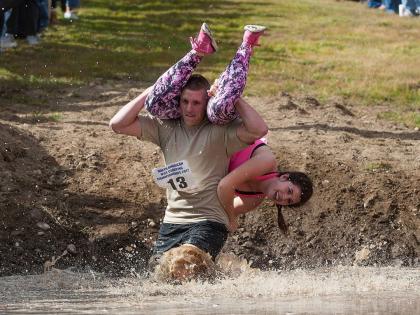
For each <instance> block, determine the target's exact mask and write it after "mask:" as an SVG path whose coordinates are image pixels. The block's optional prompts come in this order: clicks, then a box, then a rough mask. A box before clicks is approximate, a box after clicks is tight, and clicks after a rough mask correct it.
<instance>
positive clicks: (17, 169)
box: [0, 82, 420, 275]
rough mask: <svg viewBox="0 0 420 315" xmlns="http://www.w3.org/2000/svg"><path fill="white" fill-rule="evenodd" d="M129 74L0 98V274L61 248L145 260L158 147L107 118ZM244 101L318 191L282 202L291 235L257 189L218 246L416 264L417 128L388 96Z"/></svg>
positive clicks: (70, 261) (34, 268)
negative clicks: (390, 107) (401, 118)
mask: <svg viewBox="0 0 420 315" xmlns="http://www.w3.org/2000/svg"><path fill="white" fill-rule="evenodd" d="M133 85H134V84H133V83H132V82H131V83H129V82H125V83H104V82H96V83H91V84H90V85H89V86H87V87H83V88H77V89H75V90H62V91H59V93H60V96H57V97H55V96H53V94H51V96H50V98H46V97H45V96H43V95H42V93H40V91H35V90H33V91H20V90H14V91H11V93H14V94H20V95H21V96H22V97H21V98H19V100H25V99H27V98H28V97H30V98H39V99H41V103H43V105H42V106H41V105H39V106H38V107H37V108H35V107H33V106H32V107H30V106H28V105H25V104H24V102H23V101H22V103H20V102H19V100H18V101H13V102H11V101H5V100H4V98H3V100H1V99H0V139H1V142H0V174H1V177H0V257H1V263H0V275H10V274H18V273H26V272H27V273H38V272H42V271H43V268H44V264H45V262H46V261H49V262H50V263H49V265H50V266H51V265H52V264H54V260H53V259H54V258H53V257H55V259H57V258H58V257H59V256H60V255H62V257H61V258H60V259H58V260H57V261H56V262H55V267H57V268H67V267H69V266H73V267H76V268H78V269H82V268H88V267H89V268H93V269H94V270H98V271H104V272H110V273H115V274H121V273H131V272H138V271H141V270H143V269H144V266H145V262H146V261H147V260H148V258H149V256H150V248H151V247H152V245H153V241H154V240H155V238H156V235H157V232H158V228H159V224H160V220H161V218H162V216H163V209H164V206H165V197H164V192H163V191H162V190H161V189H159V188H158V187H157V186H156V185H155V184H154V182H153V181H152V178H151V176H150V170H151V168H152V167H154V166H156V165H158V164H159V163H162V160H161V157H160V154H159V150H158V148H157V147H155V146H153V145H151V144H147V143H142V142H139V141H137V140H136V139H134V138H129V137H125V136H119V135H115V134H113V133H112V132H111V131H110V129H109V128H108V121H109V119H110V118H111V117H112V115H113V114H114V113H115V112H116V111H117V110H118V108H120V107H121V106H122V105H124V104H125V103H126V102H128V101H129V100H130V99H131V98H133V97H134V96H135V95H136V94H137V93H139V92H140V91H141V89H132V88H131V87H132V86H133ZM137 86H138V85H137ZM1 92H2V93H0V94H1V95H6V96H7V91H1ZM9 92H10V91H9ZM54 95H55V94H54ZM9 96H10V95H9ZM16 99H18V98H16ZM249 102H250V103H251V104H252V105H254V106H255V108H257V110H258V111H259V112H260V113H261V114H262V115H263V117H264V118H265V119H266V120H267V122H268V125H269V126H270V130H271V131H270V134H269V143H270V145H271V147H272V148H273V150H274V152H275V153H276V155H277V157H278V159H279V161H280V164H281V166H282V167H283V168H284V169H298V170H303V171H305V172H308V173H309V174H310V176H311V177H312V178H313V180H314V184H315V195H314V196H313V198H312V200H311V201H310V203H309V204H307V205H305V206H304V207H302V208H299V209H285V211H284V214H285V218H286V220H287V221H288V222H289V225H290V234H289V235H288V236H284V235H283V234H281V233H280V232H279V230H278V228H277V227H276V211H275V210H274V207H273V206H272V205H270V204H269V203H268V202H267V203H265V204H264V205H263V206H261V207H260V209H259V210H257V211H255V212H253V213H251V214H248V215H246V216H244V217H242V218H241V219H240V228H239V230H238V231H237V232H235V233H234V234H233V235H230V237H229V239H228V242H227V244H226V246H225V248H224V251H226V252H234V253H236V254H237V255H239V256H241V257H245V258H246V259H248V260H249V261H251V262H252V265H253V266H257V267H260V268H263V269H264V268H273V267H274V268H297V267H316V266H325V265H337V264H345V265H351V264H358V265H408V266H419V265H420V259H419V254H420V193H419V190H420V167H419V166H420V160H419V157H420V145H419V144H420V141H419V140H420V133H419V131H418V130H417V131H416V130H409V129H408V128H406V127H404V126H397V125H395V124H391V123H388V122H385V121H380V120H378V119H376V117H377V114H378V113H379V112H381V111H384V110H386V109H387V107H385V106H381V107H380V106H376V107H371V108H366V107H360V106H353V105H352V104H347V103H346V102H345V101H344V100H340V99H332V100H330V101H328V102H325V103H322V104H320V103H319V102H318V101H317V100H316V99H314V98H311V97H309V96H289V95H287V94H282V95H279V96H278V97H275V98H266V99H263V98H249ZM36 111H43V112H44V114H39V113H38V114H34V112H36ZM51 113H58V115H55V116H51ZM54 117H55V118H54ZM57 118H58V119H57ZM45 223H46V224H47V225H45ZM47 265H48V263H47Z"/></svg>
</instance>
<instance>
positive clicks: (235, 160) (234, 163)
mask: <svg viewBox="0 0 420 315" xmlns="http://www.w3.org/2000/svg"><path fill="white" fill-rule="evenodd" d="M266 144H267V139H266V138H261V139H258V140H256V141H255V142H254V143H253V144H251V145H250V146H247V147H246V148H245V149H243V150H241V151H238V152H236V153H234V154H233V155H232V156H231V158H230V161H229V167H228V171H229V172H231V171H233V170H234V169H236V168H238V167H239V166H241V165H242V164H244V163H245V162H246V161H248V160H249V159H250V158H251V157H252V154H253V153H254V151H255V149H257V148H258V147H260V146H263V145H266ZM275 176H278V173H277V172H273V173H269V174H266V175H262V176H258V177H257V178H256V180H260V181H263V180H265V179H268V178H272V177H275ZM235 195H237V196H241V197H246V198H264V197H265V194H264V193H262V192H254V191H240V190H235Z"/></svg>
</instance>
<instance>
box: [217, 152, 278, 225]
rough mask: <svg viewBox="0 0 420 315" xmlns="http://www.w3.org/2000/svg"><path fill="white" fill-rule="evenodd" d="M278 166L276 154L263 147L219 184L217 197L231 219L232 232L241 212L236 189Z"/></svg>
mask: <svg viewBox="0 0 420 315" xmlns="http://www.w3.org/2000/svg"><path fill="white" fill-rule="evenodd" d="M276 166H277V164H276V160H275V156H274V154H273V153H272V152H271V151H270V149H269V148H268V147H266V146H262V147H260V148H258V149H257V150H256V151H255V152H254V156H253V157H252V158H251V159H249V160H248V161H246V162H245V163H243V164H242V165H241V166H239V167H238V168H236V169H234V170H233V171H232V172H230V173H229V174H227V175H226V176H225V177H224V178H222V180H221V181H220V182H219V185H218V186H217V195H218V197H219V200H220V202H221V204H222V206H223V208H224V209H225V211H226V213H227V215H228V217H229V222H230V224H231V230H234V228H235V227H236V218H237V216H238V211H241V210H240V209H238V210H235V203H234V199H235V189H236V188H237V187H239V186H240V185H241V184H243V183H246V182H248V181H251V180H253V179H254V178H255V177H257V176H260V175H263V174H266V173H268V172H270V171H273V170H275V169H276ZM248 211H250V210H248Z"/></svg>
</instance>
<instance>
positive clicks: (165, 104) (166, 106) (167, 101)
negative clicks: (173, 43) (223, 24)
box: [145, 23, 217, 119]
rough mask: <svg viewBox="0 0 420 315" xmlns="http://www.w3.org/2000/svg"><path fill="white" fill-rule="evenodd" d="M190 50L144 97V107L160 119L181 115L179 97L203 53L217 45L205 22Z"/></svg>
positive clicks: (207, 52)
mask: <svg viewBox="0 0 420 315" xmlns="http://www.w3.org/2000/svg"><path fill="white" fill-rule="evenodd" d="M191 45H192V48H193V49H192V50H191V51H190V52H189V53H188V54H186V55H185V56H184V57H183V58H182V59H181V60H179V61H178V62H177V63H176V64H174V65H173V66H172V67H171V68H169V69H168V70H167V71H166V72H165V73H164V74H163V75H162V76H161V77H160V78H159V79H158V80H157V81H156V83H155V84H154V85H153V88H152V90H151V91H150V93H149V95H148V96H147V98H146V102H145V107H146V109H147V110H148V111H149V112H150V113H151V114H152V115H153V116H156V117H158V118H160V119H176V118H179V117H181V113H180V110H179V97H180V96H181V92H182V89H183V88H184V86H185V84H186V83H187V81H188V79H189V78H190V77H191V75H192V73H193V72H194V70H195V68H196V67H197V65H198V64H199V63H200V61H201V59H202V57H203V56H204V55H208V54H212V53H214V52H215V51H216V49H217V46H216V43H215V42H214V39H213V35H212V33H211V31H210V29H209V27H208V26H207V24H206V23H203V25H202V26H201V29H200V32H199V34H198V36H197V37H196V38H195V39H193V38H191Z"/></svg>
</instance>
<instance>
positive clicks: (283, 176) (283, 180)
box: [279, 173, 289, 182]
mask: <svg viewBox="0 0 420 315" xmlns="http://www.w3.org/2000/svg"><path fill="white" fill-rule="evenodd" d="M279 178H280V181H282V182H286V181H288V180H289V174H287V173H286V174H282V175H280V176H279Z"/></svg>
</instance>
